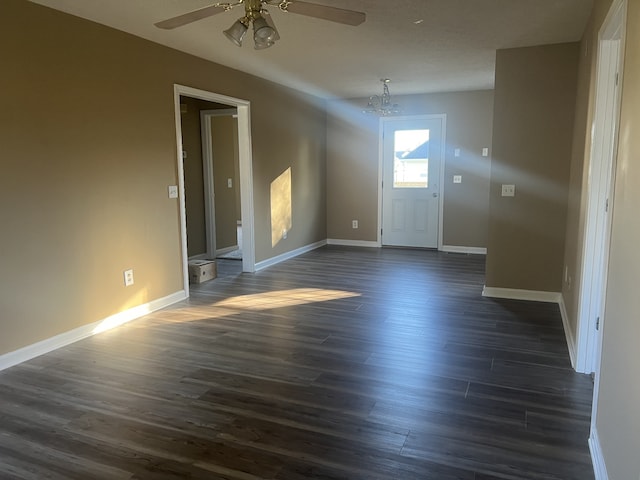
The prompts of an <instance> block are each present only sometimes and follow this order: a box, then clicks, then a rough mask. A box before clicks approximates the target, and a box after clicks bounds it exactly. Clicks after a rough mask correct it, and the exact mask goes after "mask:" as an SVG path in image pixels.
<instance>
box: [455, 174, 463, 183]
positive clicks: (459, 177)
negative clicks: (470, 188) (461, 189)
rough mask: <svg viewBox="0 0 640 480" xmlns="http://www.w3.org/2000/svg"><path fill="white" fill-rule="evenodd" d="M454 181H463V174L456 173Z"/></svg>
mask: <svg viewBox="0 0 640 480" xmlns="http://www.w3.org/2000/svg"><path fill="white" fill-rule="evenodd" d="M453 183H462V175H454V176H453Z"/></svg>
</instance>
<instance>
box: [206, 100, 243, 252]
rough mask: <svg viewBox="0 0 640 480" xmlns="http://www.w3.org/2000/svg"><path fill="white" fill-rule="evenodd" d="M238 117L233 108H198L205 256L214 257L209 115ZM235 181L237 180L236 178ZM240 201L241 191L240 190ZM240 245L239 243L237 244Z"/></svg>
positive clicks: (213, 204) (214, 216) (211, 152)
mask: <svg viewBox="0 0 640 480" xmlns="http://www.w3.org/2000/svg"><path fill="white" fill-rule="evenodd" d="M230 116H235V117H236V118H238V113H237V111H236V109H235V108H233V109H220V110H200V135H201V137H202V175H203V179H204V219H205V234H206V237H207V241H206V244H207V258H216V255H217V253H216V251H217V249H216V200H215V198H216V197H215V193H216V192H215V187H214V178H213V142H212V139H211V117H230ZM236 181H237V180H236ZM240 199H241V201H242V192H240ZM238 246H240V245H238Z"/></svg>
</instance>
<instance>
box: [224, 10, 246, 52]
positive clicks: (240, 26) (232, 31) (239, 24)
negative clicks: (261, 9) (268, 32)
mask: <svg viewBox="0 0 640 480" xmlns="http://www.w3.org/2000/svg"><path fill="white" fill-rule="evenodd" d="M248 29H249V25H248V22H247V19H246V18H245V17H243V18H240V19H238V20H236V21H235V22H234V24H233V25H231V26H230V27H229V28H228V29H227V30H225V31H224V32H223V33H224V35H225V36H226V37H227V38H228V39H229V40H231V41H232V42H233V43H235V44H236V45H237V46H238V47H241V46H242V39H243V38H244V35H245V33H247V30H248Z"/></svg>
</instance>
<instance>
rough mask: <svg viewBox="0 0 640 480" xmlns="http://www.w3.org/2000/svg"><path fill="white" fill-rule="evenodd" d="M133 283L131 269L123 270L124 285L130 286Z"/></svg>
mask: <svg viewBox="0 0 640 480" xmlns="http://www.w3.org/2000/svg"><path fill="white" fill-rule="evenodd" d="M131 285H133V269H129V270H125V271H124V286H125V287H130V286H131Z"/></svg>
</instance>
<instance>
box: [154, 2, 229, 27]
mask: <svg viewBox="0 0 640 480" xmlns="http://www.w3.org/2000/svg"><path fill="white" fill-rule="evenodd" d="M224 11H225V7H224V6H221V5H218V4H215V5H209V6H208V7H203V8H198V9H197V10H194V11H192V12H188V13H183V14H182V15H178V16H177V17H173V18H169V19H167V20H163V21H161V22H158V23H156V24H154V25H155V26H156V27H158V28H163V29H165V30H172V29H174V28H177V27H181V26H183V25H187V24H188V23H192V22H195V21H197V20H202V19H203V18H207V17H211V16H213V15H217V14H218V13H222V12H224Z"/></svg>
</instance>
